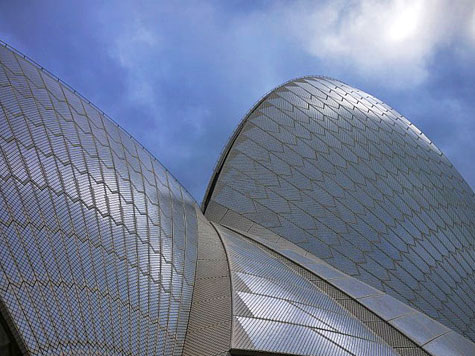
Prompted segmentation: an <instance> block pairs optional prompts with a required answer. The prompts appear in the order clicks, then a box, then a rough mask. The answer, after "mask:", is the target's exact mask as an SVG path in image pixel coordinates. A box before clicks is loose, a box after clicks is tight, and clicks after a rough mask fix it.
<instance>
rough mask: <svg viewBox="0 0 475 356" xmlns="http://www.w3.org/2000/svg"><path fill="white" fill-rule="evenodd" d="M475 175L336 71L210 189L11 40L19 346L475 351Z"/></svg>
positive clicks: (0, 350)
mask: <svg viewBox="0 0 475 356" xmlns="http://www.w3.org/2000/svg"><path fill="white" fill-rule="evenodd" d="M474 238H475V195H474V193H473V191H472V189H471V188H470V187H469V185H468V184H467V183H466V182H465V181H464V179H463V178H462V177H461V176H460V174H459V173H458V172H457V171H456V169H455V168H454V167H453V165H452V164H451V163H450V162H449V161H448V160H447V158H446V157H445V156H444V155H443V154H442V153H441V152H440V150H439V149H438V148H437V147H436V146H435V145H434V143H433V142H432V141H430V140H429V139H428V138H427V137H426V136H425V135H424V134H423V133H422V132H421V131H419V130H418V129H417V128H416V127H415V126H414V125H413V124H412V123H410V122H409V121H408V120H407V119H406V118H405V117H403V116H402V115H401V114H399V113H398V112H396V111H395V110H393V109H392V108H390V107H389V106H387V105H386V104H384V103H382V102H381V101H379V100H378V99H376V98H374V97H373V96H371V95H369V94H367V93H364V92H362V91H360V90H358V89H355V88H352V87H350V86H348V85H346V84H344V83H342V82H340V81H337V80H334V79H331V78H326V77H318V76H314V77H303V78H299V79H296V80H292V81H289V82H287V83H285V84H284V85H282V86H280V87H278V88H276V89H274V90H273V91H272V92H270V93H269V94H268V95H266V96H265V97H264V98H263V99H261V101H260V102H258V103H257V104H256V105H255V106H254V108H253V109H252V110H251V111H250V112H249V113H248V114H247V115H246V117H245V118H244V119H243V121H242V122H241V124H240V125H239V127H238V128H237V130H236V131H235V133H234V135H233V137H232V138H231V140H230V141H229V143H228V145H227V147H226V148H225V150H224V151H223V153H222V156H221V158H220V160H219V161H218V164H217V166H216V168H215V171H214V172H213V175H212V178H211V180H210V183H209V186H208V190H207V192H206V195H205V198H204V200H203V203H202V206H201V208H200V207H199V206H198V205H197V204H196V202H195V201H194V199H193V198H192V197H191V196H190V195H189V194H188V193H187V191H186V190H185V189H184V188H183V187H182V186H181V184H180V183H179V182H177V181H176V179H175V178H174V177H173V176H172V175H171V174H170V173H169V172H168V171H167V170H166V169H165V168H164V167H163V166H162V165H161V164H160V162H158V161H157V160H156V159H155V158H154V157H153V156H152V155H151V154H150V153H149V152H148V151H147V150H146V149H144V148H143V147H142V146H141V145H140V144H139V143H138V142H137V141H135V140H134V139H133V138H132V137H131V136H130V135H129V134H128V133H127V132H125V131H124V130H123V129H122V128H120V127H118V126H117V125H116V124H115V123H114V122H113V121H112V120H111V119H110V118H108V117H107V116H106V115H105V114H104V113H103V112H101V111H100V110H99V109H97V108H96V107H95V106H94V105H92V104H91V103H90V102H89V101H88V100H86V99H85V98H84V97H82V96H80V95H79V94H78V93H76V92H75V91H74V90H73V89H71V88H70V87H69V86H67V85H66V84H64V83H63V82H61V81H60V80H58V79H57V78H55V77H54V76H53V75H51V74H50V73H49V72H47V71H46V70H44V69H43V68H42V67H40V66H39V65H37V64H35V63H34V62H33V61H32V60H30V59H29V58H27V57H25V56H24V55H22V54H20V53H18V52H16V51H15V50H13V49H12V48H10V47H9V46H7V45H5V44H0V354H2V355H3V354H5V355H16V354H28V355H30V354H31V355H46V354H48V355H51V354H76V355H79V354H81V355H82V354H96V355H97V354H108V355H109V354H110V355H113V354H117V355H119V354H120V355H156V354H159V355H182V354H183V355H260V354H263V355H264V354H266V355H269V354H270V355H272V354H275V355H282V354H285V355H457V354H458V355H473V354H475V344H474V343H473V341H474V340H475V322H474V321H475V274H474V266H475V261H474V259H475V253H474Z"/></svg>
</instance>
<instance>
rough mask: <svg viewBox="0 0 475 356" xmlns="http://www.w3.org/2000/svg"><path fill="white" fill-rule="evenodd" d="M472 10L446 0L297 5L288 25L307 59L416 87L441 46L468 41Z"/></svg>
mask: <svg viewBox="0 0 475 356" xmlns="http://www.w3.org/2000/svg"><path fill="white" fill-rule="evenodd" d="M474 7H475V3H474V2H472V1H458V2H455V3H454V2H451V1H448V0H431V1H428V0H390V1H382V0H362V1H359V2H356V1H349V0H347V1H344V0H341V1H334V2H328V3H326V4H324V5H313V4H311V3H309V2H300V3H298V5H296V6H294V7H293V8H292V9H290V10H289V11H288V24H289V28H291V29H292V31H291V34H292V35H293V36H295V37H296V38H297V39H298V40H299V41H300V44H301V46H302V47H303V49H305V50H306V51H308V52H309V53H310V54H311V55H313V56H315V57H318V58H320V59H323V60H325V61H329V62H331V63H332V65H333V66H346V67H349V68H353V69H354V70H355V71H356V73H358V74H360V75H363V76H366V75H368V74H371V75H372V76H373V77H378V78H379V79H382V80H386V81H387V83H388V86H395V87H401V86H407V85H417V84H420V83H421V82H422V81H424V80H425V79H426V77H427V75H428V65H429V62H430V59H431V58H432V56H434V55H435V54H436V53H437V51H438V50H439V49H440V48H442V47H443V46H444V45H446V44H447V43H449V42H451V41H452V42H453V40H454V39H456V40H458V39H461V40H462V41H464V39H466V38H467V36H466V35H467V34H468V31H467V28H469V24H470V22H471V21H473V20H472V18H471V16H472V13H473V9H474ZM472 44H473V42H472Z"/></svg>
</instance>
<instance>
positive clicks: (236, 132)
mask: <svg viewBox="0 0 475 356" xmlns="http://www.w3.org/2000/svg"><path fill="white" fill-rule="evenodd" d="M310 78H312V79H329V80H335V81H338V82H340V83H344V82H342V81H341V80H338V79H335V78H332V77H328V76H325V75H304V76H301V77H296V78H293V79H290V80H288V81H286V82H284V83H282V84H280V85H278V86H276V87H274V88H273V89H271V90H270V91H268V92H267V93H266V94H265V95H264V96H262V97H261V98H260V99H259V100H258V101H257V102H256V103H255V104H254V105H253V106H252V107H251V109H250V110H249V111H248V112H247V113H246V114H245V115H244V117H243V118H242V119H241V122H240V123H239V125H238V126H237V127H236V128H235V129H234V131H233V133H232V134H231V136H230V137H229V139H228V142H227V143H226V144H225V146H224V147H223V149H222V150H221V154H220V156H219V158H218V160H217V162H216V164H215V165H214V169H213V173H212V174H211V179H210V180H209V183H208V186H207V187H206V191H205V194H204V196H203V200H202V202H201V205H200V208H201V211H202V212H203V214H204V213H205V212H206V208H207V207H208V204H209V202H210V200H211V196H212V195H213V192H214V187H215V186H216V182H217V180H218V178H219V175H220V173H221V170H222V168H223V166H224V162H226V158H227V157H228V155H229V152H231V149H232V147H233V146H234V142H236V139H237V138H238V136H239V134H240V133H241V131H242V129H243V127H244V125H245V124H246V123H247V120H248V119H249V117H250V116H251V115H252V114H253V113H254V111H256V110H257V108H258V107H259V106H260V105H261V104H262V103H263V102H264V101H265V100H266V99H267V98H268V97H269V96H270V95H271V94H272V93H273V92H274V91H276V90H278V89H280V88H282V87H283V86H285V85H287V84H289V83H292V82H295V81H297V80H302V79H310ZM344 84H346V83H344Z"/></svg>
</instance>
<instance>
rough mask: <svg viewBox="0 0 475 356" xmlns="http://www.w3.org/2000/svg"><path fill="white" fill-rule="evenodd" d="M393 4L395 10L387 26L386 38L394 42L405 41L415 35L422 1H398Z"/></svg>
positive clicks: (421, 10) (421, 9)
mask: <svg viewBox="0 0 475 356" xmlns="http://www.w3.org/2000/svg"><path fill="white" fill-rule="evenodd" d="M395 5H396V9H395V10H396V11H395V15H394V16H393V19H392V20H391V22H390V24H389V27H388V31H387V38H388V39H389V40H391V41H394V42H399V41H405V40H408V39H410V38H411V37H413V36H415V35H416V31H417V30H418V26H419V25H420V23H421V17H422V15H423V6H422V5H423V1H418V2H417V1H414V2H413V3H410V4H406V3H404V2H403V1H398V2H397V3H396V4H395Z"/></svg>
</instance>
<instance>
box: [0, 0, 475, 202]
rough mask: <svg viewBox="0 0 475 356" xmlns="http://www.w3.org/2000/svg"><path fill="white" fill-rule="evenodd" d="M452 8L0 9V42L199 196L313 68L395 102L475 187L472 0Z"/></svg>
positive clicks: (196, 5)
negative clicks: (249, 122)
mask: <svg viewBox="0 0 475 356" xmlns="http://www.w3.org/2000/svg"><path fill="white" fill-rule="evenodd" d="M406 3H407V4H406ZM409 3H410V4H412V5H410V6H409ZM413 4H416V5H413ZM447 4H449V2H448V1H434V2H431V6H430V7H428V3H427V1H423V0H421V1H412V2H405V1H390V2H387V1H386V2H381V1H367V0H365V1H361V2H358V3H356V2H353V1H337V2H329V3H322V4H319V5H313V3H310V2H290V3H286V2H266V1H263V2H240V1H233V2H213V1H209V2H187V3H185V2H163V3H159V2H152V1H133V2H132V1H130V2H120V3H116V2H101V3H98V2H96V1H82V2H74V3H72V2H71V3H70V4H66V3H65V2H59V1H42V2H31V3H30V4H28V5H25V4H24V3H22V2H9V3H6V2H3V3H2V4H1V5H0V38H1V39H3V40H4V41H6V42H7V43H9V44H10V45H12V46H14V47H16V48H17V49H19V50H20V51H22V52H24V53H25V54H27V55H29V56H30V57H32V58H33V59H35V60H36V61H37V62H38V63H40V64H41V65H43V66H44V67H45V68H47V69H49V70H50V71H52V72H53V73H54V74H55V75H57V76H58V77H60V78H61V79H63V80H65V81H66V82H67V83H69V84H70V85H71V86H72V87H73V88H75V89H77V90H78V91H79V92H80V93H82V94H83V95H84V96H86V97H87V98H88V99H90V100H91V101H92V102H94V103H95V104H96V105H97V106H98V107H99V108H101V109H102V110H104V112H106V113H107V114H108V115H109V116H111V117H112V118H113V119H114V120H115V121H117V122H118V123H119V124H120V125H121V126H122V127H124V128H125V129H126V130H127V131H129V132H130V133H131V134H132V135H133V136H134V137H135V138H136V139H137V140H138V141H139V142H141V143H142V144H143V145H144V146H145V147H146V148H147V149H149V150H150V151H151V152H152V153H153V154H154V155H155V156H156V157H157V158H158V159H159V160H160V161H161V162H162V163H163V164H164V165H165V166H166V167H167V168H168V169H169V170H170V171H171V172H172V173H173V174H174V175H175V176H176V177H177V179H178V180H179V181H180V182H181V183H182V184H183V185H184V186H185V187H186V188H187V189H188V190H189V191H190V192H191V193H192V194H193V195H194V196H195V198H196V199H197V200H198V201H200V200H201V198H202V195H203V193H204V190H205V188H206V185H207V182H208V179H209V177H210V175H211V172H212V169H213V166H214V164H215V162H216V160H217V159H218V157H219V153H220V151H221V149H222V148H223V146H224V145H225V143H226V142H227V140H228V137H229V136H230V135H231V133H232V131H233V130H234V129H235V127H236V126H237V124H238V123H239V121H240V120H241V118H242V117H243V115H244V114H245V113H246V112H247V111H248V110H249V109H250V108H251V106H252V105H253V104H254V103H255V102H256V101H257V100H258V99H259V98H260V97H261V96H262V95H264V94H265V93H266V92H268V91H269V90H271V89H272V88H273V87H275V86H277V85H279V84H281V83H282V82H285V81H287V80H288V79H291V78H294V77H298V76H302V75H307V74H325V75H329V76H333V77H336V78H338V79H340V80H343V81H344V82H346V83H348V84H350V85H353V86H356V87H359V88H361V89H363V90H365V91H368V92H370V93H371V94H373V95H375V96H376V97H379V98H381V99H382V100H384V101H386V102H387V103H388V104H389V105H391V106H393V107H395V108H396V109H397V110H399V111H400V112H401V113H403V114H405V115H406V116H407V117H408V118H409V120H411V121H412V122H413V123H414V124H415V125H416V126H418V127H419V128H421V129H422V130H423V131H424V132H425V133H426V134H427V136H428V137H429V138H431V139H432V140H434V142H435V143H436V144H437V145H438V146H439V148H441V149H442V151H444V152H445V153H446V154H447V156H448V157H449V159H450V160H451V161H452V162H453V163H454V165H455V166H456V167H457V169H458V170H459V171H460V172H461V173H462V175H463V176H464V177H465V178H466V179H467V180H468V182H469V184H471V186H472V187H473V186H475V167H474V166H473V157H474V156H475V143H474V140H472V139H471V136H472V135H473V132H474V130H475V123H474V121H475V119H474V114H475V104H474V101H473V98H474V96H475V89H474V84H473V83H474V82H475V81H474V80H475V74H474V70H473V63H474V42H475V17H474V12H473V5H471V4H470V2H464V1H461V2H460V4H461V5H460V6H459V7H458V8H456V7H455V6H452V7H451V8H450V9H451V10H450V11H451V13H448V12H447V11H448V10H447V6H449V5H447ZM385 9H386V11H383V10H385ZM421 9H422V10H421ZM378 11H379V13H381V12H382V13H383V14H390V15H384V16H390V17H387V18H385V17H384V16H382V15H380V14H379V13H378ZM380 18H382V20H381V21H386V23H384V22H381V21H380ZM441 19H444V24H443V26H442V25H440V24H441V23H442V22H441ZM387 23H389V24H391V26H389V25H387ZM398 26H399V27H398ZM401 51H406V52H405V53H402V52H401Z"/></svg>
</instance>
